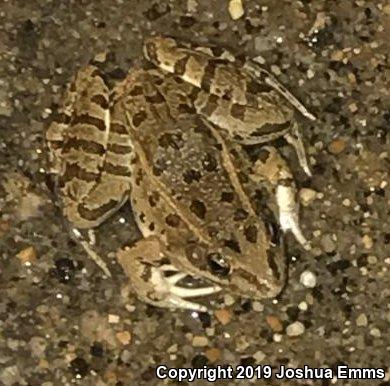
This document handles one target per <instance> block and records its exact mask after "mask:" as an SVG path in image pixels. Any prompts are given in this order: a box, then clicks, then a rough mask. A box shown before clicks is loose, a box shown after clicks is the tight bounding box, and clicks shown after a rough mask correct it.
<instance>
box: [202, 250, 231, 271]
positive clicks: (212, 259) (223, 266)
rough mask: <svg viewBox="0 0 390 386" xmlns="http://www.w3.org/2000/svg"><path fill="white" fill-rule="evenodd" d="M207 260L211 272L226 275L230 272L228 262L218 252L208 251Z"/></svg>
mask: <svg viewBox="0 0 390 386" xmlns="http://www.w3.org/2000/svg"><path fill="white" fill-rule="evenodd" d="M207 262H208V264H209V267H210V270H211V272H212V273H213V274H215V275H218V276H227V275H228V274H229V273H230V264H229V263H228V261H227V260H226V259H225V258H224V257H223V256H222V255H221V254H220V253H210V254H209V255H208V256H207Z"/></svg>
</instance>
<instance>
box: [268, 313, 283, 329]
mask: <svg viewBox="0 0 390 386" xmlns="http://www.w3.org/2000/svg"><path fill="white" fill-rule="evenodd" d="M265 320H266V322H267V324H268V325H269V326H270V327H271V329H272V331H273V332H282V331H283V324H282V322H281V321H280V319H279V318H278V317H277V316H274V315H268V316H267V317H266V318H265Z"/></svg>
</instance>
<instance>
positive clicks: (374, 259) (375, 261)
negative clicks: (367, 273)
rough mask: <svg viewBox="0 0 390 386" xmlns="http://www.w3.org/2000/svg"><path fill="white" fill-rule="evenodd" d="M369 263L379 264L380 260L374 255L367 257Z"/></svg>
mask: <svg viewBox="0 0 390 386" xmlns="http://www.w3.org/2000/svg"><path fill="white" fill-rule="evenodd" d="M367 261H368V263H369V264H376V263H377V262H378V258H377V257H376V256H374V255H370V256H368V257H367Z"/></svg>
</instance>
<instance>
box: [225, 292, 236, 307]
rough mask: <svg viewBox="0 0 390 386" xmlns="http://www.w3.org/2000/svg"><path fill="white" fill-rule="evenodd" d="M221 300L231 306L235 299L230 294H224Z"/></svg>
mask: <svg viewBox="0 0 390 386" xmlns="http://www.w3.org/2000/svg"><path fill="white" fill-rule="evenodd" d="M223 302H224V303H225V305H227V306H232V305H233V304H234V303H235V302H236V300H235V299H234V298H233V296H232V295H229V294H226V295H225V296H224V297H223Z"/></svg>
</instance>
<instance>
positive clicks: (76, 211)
mask: <svg viewBox="0 0 390 386" xmlns="http://www.w3.org/2000/svg"><path fill="white" fill-rule="evenodd" d="M198 93H199V87H197V86H196V85H193V84H192V83H191V82H188V81H186V80H183V79H182V78H181V77H180V76H177V74H174V73H169V72H167V71H163V70H161V69H160V68H150V67H145V66H138V67H137V66H135V67H134V68H132V69H130V71H129V73H128V75H127V77H126V79H125V80H124V81H122V82H120V83H119V84H118V85H116V86H115V87H114V88H113V89H110V87H109V86H108V85H107V82H106V81H105V76H104V74H103V73H102V72H101V70H100V69H99V68H98V67H97V66H96V65H94V64H90V65H88V66H86V68H83V69H81V70H80V71H79V72H78V74H77V75H76V78H75V81H74V82H73V83H72V84H71V86H70V87H69V88H68V91H67V92H66V94H65V97H64V102H63V105H62V107H61V108H60V112H59V114H58V116H57V118H56V119H55V120H54V121H53V122H52V124H51V125H50V126H49V128H48V130H47V133H46V139H47V141H48V145H49V154H50V161H51V162H50V163H51V165H52V166H51V170H50V171H51V172H52V173H53V174H55V175H56V181H57V182H56V185H57V191H58V194H59V196H60V198H61V202H62V211H63V215H64V217H65V218H66V219H67V220H68V221H69V222H70V223H71V224H72V225H73V226H74V227H76V228H78V229H92V228H96V227H98V226H99V225H100V224H101V223H102V222H104V221H105V220H106V219H107V218H109V217H110V216H111V215H112V214H113V213H114V212H115V211H117V210H118V209H119V208H120V207H121V206H122V205H123V204H124V203H125V202H127V201H130V202H131V206H132V210H133V214H134V217H135V219H136V223H137V225H138V227H139V229H140V231H141V233H142V236H143V238H142V239H140V240H139V241H138V242H136V243H135V244H134V245H132V246H129V247H125V248H122V249H121V250H119V251H118V252H117V259H118V262H119V264H120V265H121V266H122V268H123V269H124V271H125V273H126V274H127V276H128V277H129V279H130V283H131V286H132V288H133V290H134V292H135V293H136V294H137V296H138V297H139V298H140V299H141V300H143V301H145V302H147V303H149V304H152V305H154V306H158V307H169V308H182V309H190V310H196V311H201V312H204V311H207V309H208V308H207V307H206V306H205V305H202V304H200V303H197V302H194V301H191V300H189V299H190V298H193V297H202V296H207V295H212V294H215V293H217V292H220V291H221V290H222V289H224V290H227V291H231V292H232V293H235V294H237V295H240V296H244V297H249V298H251V299H263V298H270V297H275V296H277V294H278V293H280V291H281V290H282V288H283V286H284V283H285V278H286V262H285V257H284V255H285V254H284V241H283V236H280V235H279V234H278V232H277V231H275V228H274V227H273V226H271V225H272V224H273V218H274V217H275V216H277V217H278V218H279V223H280V227H281V229H282V230H283V231H284V232H287V231H291V232H292V233H293V235H294V236H295V238H296V239H297V241H298V242H299V243H300V244H301V245H302V246H303V247H304V248H305V249H309V248H310V243H309V242H308V241H307V240H306V238H305V237H304V236H303V233H302V231H301V229H300V225H299V221H298V205H297V202H296V199H295V197H296V187H295V183H294V178H293V175H292V172H291V170H290V168H289V166H288V165H287V163H286V162H285V160H284V159H283V158H282V157H281V156H280V154H279V153H278V151H277V149H275V148H273V147H272V146H262V147H261V152H260V153H259V155H258V157H256V159H255V160H251V159H250V157H249V156H247V155H246V154H245V152H244V151H243V149H242V146H241V144H239V143H237V141H236V138H232V137H231V136H229V135H225V132H224V130H223V128H221V127H219V126H218V125H217V124H216V123H215V122H213V121H212V120H210V119H209V117H206V116H205V115H204V114H201V113H199V112H198V111H197V109H196V107H194V103H193V101H194V95H195V94H198ZM259 196H260V201H261V202H262V205H261V207H260V208H257V209H256V208H255V205H254V201H255V199H256V198H257V199H258V198H259ZM187 277H195V278H199V279H201V280H202V281H204V282H206V283H207V284H206V286H202V287H199V288H190V287H187V286H183V285H180V283H183V281H184V280H185V279H186V278H187Z"/></svg>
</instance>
